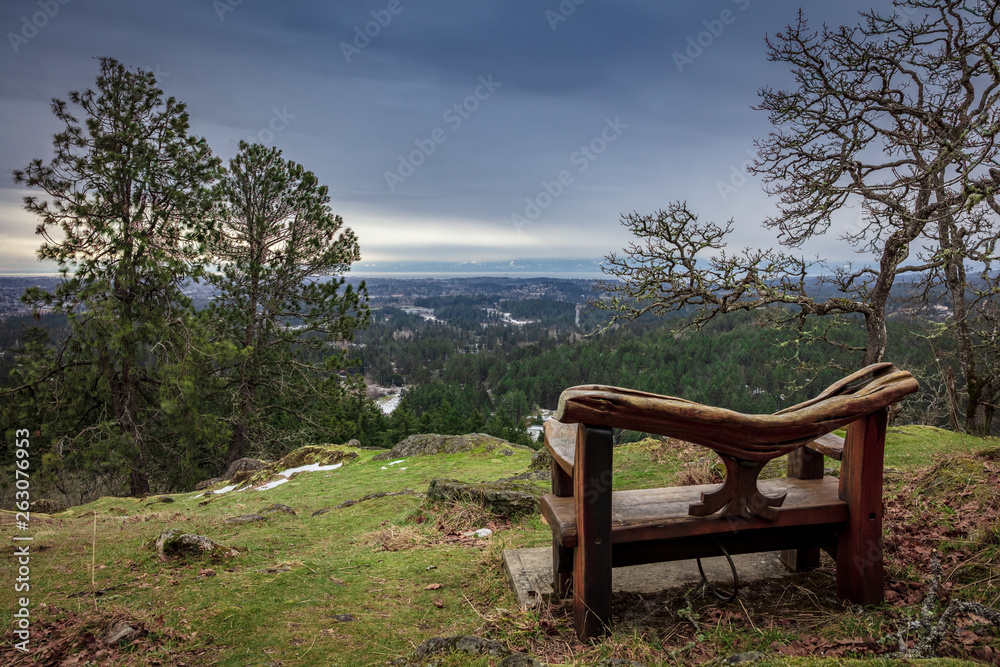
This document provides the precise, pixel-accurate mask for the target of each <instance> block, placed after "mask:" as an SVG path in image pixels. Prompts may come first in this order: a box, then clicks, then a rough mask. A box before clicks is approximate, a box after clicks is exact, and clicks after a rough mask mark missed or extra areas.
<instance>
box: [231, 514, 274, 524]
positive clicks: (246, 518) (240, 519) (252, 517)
mask: <svg viewBox="0 0 1000 667" xmlns="http://www.w3.org/2000/svg"><path fill="white" fill-rule="evenodd" d="M255 521H267V517H266V516H261V515H260V514H244V515H243V516H234V517H230V518H228V519H226V523H254V522H255Z"/></svg>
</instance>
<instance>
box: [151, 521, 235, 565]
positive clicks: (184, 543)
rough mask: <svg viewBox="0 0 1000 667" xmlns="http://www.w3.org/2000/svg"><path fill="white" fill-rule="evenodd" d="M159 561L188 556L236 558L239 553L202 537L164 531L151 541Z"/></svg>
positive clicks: (174, 531) (173, 530)
mask: <svg viewBox="0 0 1000 667" xmlns="http://www.w3.org/2000/svg"><path fill="white" fill-rule="evenodd" d="M152 547H153V549H155V550H156V553H157V555H158V556H159V557H160V560H163V561H166V560H169V559H171V558H184V557H189V556H217V557H229V556H236V555H237V554H239V552H238V551H237V550H236V549H233V548H231V547H227V546H223V545H221V544H219V543H218V542H215V541H214V540H212V539H209V538H207V537H205V536H204V535H193V534H191V533H182V532H181V531H179V530H177V529H176V528H171V529H170V530H166V531H164V532H162V533H160V535H159V536H158V537H156V538H155V539H153V540H152Z"/></svg>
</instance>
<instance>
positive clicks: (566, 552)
mask: <svg viewBox="0 0 1000 667" xmlns="http://www.w3.org/2000/svg"><path fill="white" fill-rule="evenodd" d="M552 495H554V496H558V497H560V498H569V497H572V496H573V478H572V477H570V476H569V475H567V474H566V471H565V470H563V469H562V468H561V467H560V466H559V464H558V463H556V462H555V460H553V461H552ZM572 585H573V549H572V548H571V547H564V546H562V545H561V544H559V542H558V541H557V540H556V539H555V538H554V537H553V538H552V589H553V590H554V591H555V594H556V595H557V596H558V597H560V598H564V597H566V596H567V595H569V592H570V590H571V587H572Z"/></svg>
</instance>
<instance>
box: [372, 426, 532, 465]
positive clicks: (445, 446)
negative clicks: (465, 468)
mask: <svg viewBox="0 0 1000 667" xmlns="http://www.w3.org/2000/svg"><path fill="white" fill-rule="evenodd" d="M501 447H503V448H507V449H511V450H513V449H522V450H527V449H528V448H527V447H523V446H521V445H515V444H513V443H510V442H507V441H506V440H501V439H500V438H496V437H493V436H492V435H486V434H485V433H470V434H468V435H438V434H437V433H425V434H423V435H411V436H410V437H408V438H406V439H405V440H403V441H402V442H400V443H399V444H397V445H396V446H395V447H393V448H392V449H390V450H389V451H387V452H383V453H381V454H376V455H375V456H373V457H372V460H373V461H387V460H389V459H399V458H405V457H407V456H417V455H420V454H455V453H458V452H471V451H472V450H474V449H485V450H486V451H490V450H493V449H497V448H501Z"/></svg>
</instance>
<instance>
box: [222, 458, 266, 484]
mask: <svg viewBox="0 0 1000 667" xmlns="http://www.w3.org/2000/svg"><path fill="white" fill-rule="evenodd" d="M266 467H267V463H266V462H264V461H261V460H260V459H251V458H242V459H236V460H235V461H233V462H232V463H230V464H229V467H228V468H226V472H225V474H223V475H222V479H232V478H233V475H235V474H236V473H238V472H242V471H244V470H250V471H253V470H263V469H264V468H266Z"/></svg>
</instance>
